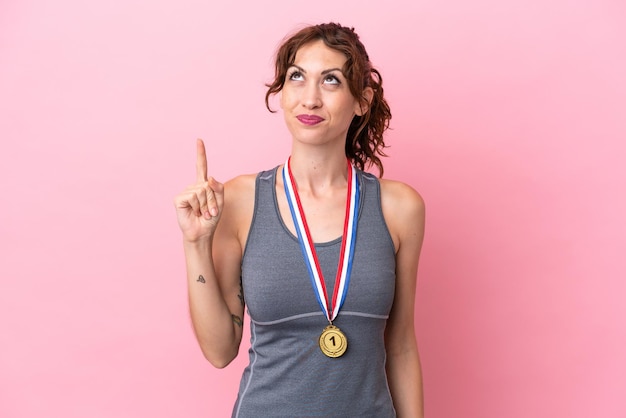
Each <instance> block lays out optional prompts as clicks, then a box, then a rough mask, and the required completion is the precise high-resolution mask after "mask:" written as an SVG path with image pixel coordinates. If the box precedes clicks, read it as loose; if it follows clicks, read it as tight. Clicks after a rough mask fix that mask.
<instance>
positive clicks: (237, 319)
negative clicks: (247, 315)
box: [231, 314, 243, 328]
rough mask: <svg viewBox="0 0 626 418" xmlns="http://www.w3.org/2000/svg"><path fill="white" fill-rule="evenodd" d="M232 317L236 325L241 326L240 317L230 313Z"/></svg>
mask: <svg viewBox="0 0 626 418" xmlns="http://www.w3.org/2000/svg"><path fill="white" fill-rule="evenodd" d="M231 316H232V318H233V322H234V323H235V324H237V325H239V327H240V328H243V321H242V320H241V318H239V317H238V316H237V315H233V314H231Z"/></svg>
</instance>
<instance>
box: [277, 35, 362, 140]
mask: <svg viewBox="0 0 626 418" xmlns="http://www.w3.org/2000/svg"><path fill="white" fill-rule="evenodd" d="M345 63H346V57H345V55H343V54H342V53H341V52H339V51H336V50H334V49H331V48H329V47H327V46H326V45H325V44H324V42H323V41H321V40H320V41H314V42H311V43H308V44H305V45H303V46H302V47H300V49H299V50H298V52H297V53H296V58H295V60H294V63H293V65H292V66H291V67H289V69H288V70H287V75H286V79H285V84H284V86H283V89H282V91H281V97H280V106H281V108H282V109H283V112H284V116H285V122H286V124H287V128H288V129H289V131H290V132H291V135H292V137H293V139H294V140H296V141H300V142H304V143H309V144H326V143H331V142H332V143H335V142H340V143H341V144H345V140H346V135H347V132H348V127H349V126H350V122H351V121H352V118H353V117H354V116H355V115H361V114H362V111H361V108H360V106H359V101H358V100H357V99H355V98H354V96H352V93H350V88H349V87H348V82H347V81H348V80H347V79H346V77H345V76H344V75H343V73H342V68H343V66H344V64H345Z"/></svg>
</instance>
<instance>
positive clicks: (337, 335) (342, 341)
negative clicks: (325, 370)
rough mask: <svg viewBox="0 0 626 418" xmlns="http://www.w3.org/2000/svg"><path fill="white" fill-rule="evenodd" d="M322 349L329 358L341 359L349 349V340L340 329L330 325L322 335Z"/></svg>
mask: <svg viewBox="0 0 626 418" xmlns="http://www.w3.org/2000/svg"><path fill="white" fill-rule="evenodd" d="M319 343H320V349H321V350H322V353H324V354H325V355H327V356H328V357H333V358H334V357H340V356H342V355H343V354H344V353H345V352H346V350H347V349H348V339H347V338H346V335H345V334H344V333H343V332H341V330H340V329H339V328H337V327H336V326H334V325H329V326H327V327H326V328H324V331H322V335H320V341H319Z"/></svg>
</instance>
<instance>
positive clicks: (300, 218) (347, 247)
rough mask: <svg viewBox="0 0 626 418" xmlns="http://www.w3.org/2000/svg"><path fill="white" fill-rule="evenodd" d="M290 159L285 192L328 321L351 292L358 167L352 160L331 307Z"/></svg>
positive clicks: (349, 165)
mask: <svg viewBox="0 0 626 418" xmlns="http://www.w3.org/2000/svg"><path fill="white" fill-rule="evenodd" d="M290 159H291V158H288V159H287V162H286V163H285V165H284V167H283V184H284V186H285V194H286V195H287V202H288V203H289V209H290V210H291V216H292V218H293V222H294V224H295V227H296V232H297V234H298V242H299V243H300V249H301V250H302V255H303V256H304V261H305V264H306V266H307V269H308V271H309V276H310V278H311V284H312V286H313V290H314V291H315V295H316V297H317V301H318V303H319V304H320V308H321V309H322V312H323V313H324V314H325V315H326V318H327V319H328V322H330V323H332V321H333V320H334V319H335V318H336V317H337V314H338V313H339V309H341V306H342V305H343V302H344V301H345V299H346V295H347V294H348V286H349V284H350V272H351V271H352V260H353V258H354V247H355V242H356V226H357V213H358V210H359V197H360V196H359V195H360V191H359V182H358V178H357V175H356V169H355V168H354V167H353V166H352V164H351V163H350V162H349V161H348V193H347V197H346V216H345V221H344V226H343V237H342V239H341V252H340V254H339V264H338V266H337V275H336V277H335V288H334V291H333V298H332V301H331V305H330V309H329V306H328V302H329V301H328V293H327V291H326V283H325V281H324V275H323V274H322V268H321V266H320V263H319V260H318V258H317V252H316V251H315V244H314V242H313V239H312V238H311V232H310V231H309V226H308V225H307V222H306V217H305V216H304V210H303V209H302V204H301V202H300V196H299V195H298V189H297V185H296V181H295V179H294V178H293V175H292V173H291V167H290V165H289V163H290Z"/></svg>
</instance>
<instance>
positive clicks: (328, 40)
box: [265, 23, 391, 177]
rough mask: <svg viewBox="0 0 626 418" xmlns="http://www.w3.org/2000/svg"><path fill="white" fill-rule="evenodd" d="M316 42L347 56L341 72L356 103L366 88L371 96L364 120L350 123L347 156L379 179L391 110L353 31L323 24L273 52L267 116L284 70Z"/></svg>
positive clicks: (358, 119) (376, 73)
mask: <svg viewBox="0 0 626 418" xmlns="http://www.w3.org/2000/svg"><path fill="white" fill-rule="evenodd" d="M317 40H322V41H323V42H324V44H325V45H326V46H328V47H329V48H332V49H334V50H337V51H339V52H341V53H343V54H344V55H345V56H346V58H347V60H346V63H345V65H344V67H343V69H342V71H343V74H344V75H345V77H346V78H347V80H348V85H349V88H350V92H351V93H352V95H353V96H354V97H355V98H356V99H358V100H363V97H364V96H363V92H364V90H365V88H367V87H370V88H371V89H372V90H373V92H374V95H373V97H372V100H371V103H370V105H369V108H368V111H367V112H365V113H364V114H363V116H358V115H357V116H354V118H353V119H352V122H351V123H350V127H349V128H348V135H347V138H346V156H347V157H348V159H349V160H350V161H352V163H353V164H354V165H355V166H356V167H358V168H359V169H361V170H365V168H366V166H368V167H369V166H372V165H375V166H376V167H377V168H378V171H379V173H380V177H382V175H383V163H382V161H381V160H380V158H379V157H385V156H386V154H385V153H384V151H383V149H384V148H386V145H385V141H384V139H383V133H384V132H385V130H387V128H389V120H390V119H391V110H390V109H389V104H388V103H387V101H386V100H385V97H384V95H383V79H382V77H381V75H380V73H379V72H378V70H376V69H375V68H373V67H372V63H371V62H370V60H369V56H368V54H367V52H366V50H365V46H363V43H362V42H361V41H360V40H359V35H357V34H356V32H355V31H354V28H348V27H345V26H341V25H340V24H337V23H323V24H319V25H314V26H308V27H305V28H303V29H301V30H300V31H298V32H297V33H295V34H294V35H292V36H290V37H289V38H287V39H286V40H285V41H284V42H283V43H282V45H281V46H280V47H279V48H278V51H277V52H276V60H275V75H274V81H273V82H272V83H271V84H266V86H267V87H268V90H267V93H266V94H265V105H266V106H267V109H268V110H269V111H270V112H272V113H273V112H275V111H274V110H272V109H271V107H270V104H269V100H270V97H271V96H272V95H274V94H276V93H279V92H280V91H281V90H282V89H283V86H284V85H285V78H286V74H287V70H288V69H289V67H290V66H291V65H292V64H293V63H294V61H295V58H296V53H297V52H298V50H299V49H300V47H302V46H303V45H305V44H307V43H309V42H313V41H317Z"/></svg>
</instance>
